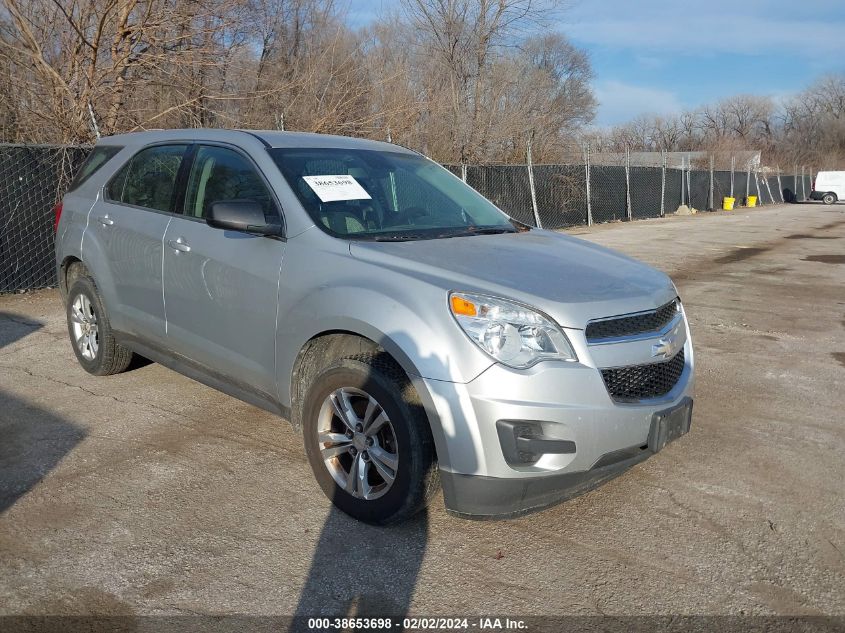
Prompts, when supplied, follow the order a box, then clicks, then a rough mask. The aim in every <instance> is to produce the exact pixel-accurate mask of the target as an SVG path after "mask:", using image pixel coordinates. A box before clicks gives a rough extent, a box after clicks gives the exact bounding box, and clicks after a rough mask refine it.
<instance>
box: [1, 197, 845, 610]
mask: <svg viewBox="0 0 845 633" xmlns="http://www.w3.org/2000/svg"><path fill="white" fill-rule="evenodd" d="M575 232H576V233H578V234H580V235H581V236H582V237H585V238H586V239H589V240H593V241H596V242H599V243H602V244H605V245H608V246H611V247H614V248H618V249H620V250H622V251H625V252H627V253H629V254H632V255H634V256H637V257H640V258H642V259H644V260H646V261H649V262H651V263H653V264H655V265H657V266H658V267H660V268H662V269H663V270H665V271H666V272H668V273H670V274H671V275H673V277H674V278H675V279H676V281H677V284H678V286H679V288H680V292H681V296H682V298H683V299H684V301H685V303H686V306H687V311H688V313H689V315H690V319H691V323H692V329H693V338H694V340H695V343H696V353H697V361H698V393H697V400H696V406H695V416H694V424H693V430H692V432H691V433H690V434H689V435H688V436H686V437H685V438H683V439H682V440H680V441H679V442H677V443H675V444H673V445H671V446H670V447H668V448H667V449H666V450H665V451H664V452H662V453H660V454H659V455H657V456H655V457H654V458H652V459H651V460H649V461H647V462H645V463H644V464H642V465H639V466H637V467H635V468H634V469H633V470H631V471H630V472H629V473H627V474H626V475H624V476H623V477H621V478H619V479H617V480H615V481H613V482H611V483H609V484H607V485H605V486H604V487H602V488H600V489H599V490H597V491H594V492H591V493H589V494H587V495H585V496H583V497H580V498H578V499H576V500H573V501H571V502H568V503H566V504H563V505H559V506H557V507H555V508H552V509H550V510H547V511H545V512H543V513H540V514H536V515H533V516H529V517H526V518H522V519H519V520H515V521H510V522H498V523H487V522H482V523H478V522H468V521H462V520H459V519H455V518H451V517H449V516H448V515H447V514H446V513H445V512H444V510H443V507H442V500H437V501H436V502H435V503H434V504H433V506H432V507H431V508H430V510H429V511H428V513H427V514H426V515H425V516H422V517H420V518H419V519H418V520H417V521H415V522H413V523H410V524H407V525H404V526H401V527H399V528H391V529H387V530H384V529H377V528H372V527H367V526H363V525H360V524H357V523H355V522H354V521H352V520H349V519H347V518H346V517H345V516H342V515H340V514H338V513H336V512H334V511H332V510H331V509H330V507H329V504H328V502H327V501H326V500H325V499H324V497H323V495H322V493H321V492H320V490H319V488H318V487H317V484H316V483H315V482H314V480H313V479H312V476H311V473H310V470H309V468H308V464H307V462H306V460H305V457H304V454H303V449H302V443H301V440H300V439H299V438H298V437H296V436H295V435H294V433H293V432H292V431H291V430H290V428H289V427H288V426H287V424H286V423H284V422H282V421H280V420H278V419H276V418H274V417H273V416H272V415H270V414H268V413H265V412H262V411H259V410H257V409H255V408H253V407H251V406H248V405H246V404H242V403H240V402H238V401H236V400H234V399H232V398H229V397H227V396H224V395H222V394H219V393H217V392H215V391H212V390H211V389H208V388H206V387H203V386H201V385H199V384H198V383H195V382H192V381H191V380H188V379H187V378H183V377H181V376H179V375H177V374H175V373H172V372H170V371H168V370H167V369H164V368H163V367H161V366H158V365H148V366H145V367H141V368H138V369H136V370H134V371H131V372H129V373H126V374H123V375H120V376H115V377H111V378H95V377H91V376H89V375H87V374H86V373H84V372H83V371H82V369H81V368H80V367H79V366H78V365H77V363H76V362H75V359H74V357H73V354H72V352H71V348H70V345H69V343H68V341H67V338H66V332H65V325H64V318H63V313H62V310H61V308H60V306H59V300H58V295H57V293H56V292H54V291H44V292H36V293H29V294H26V295H16V296H5V297H0V614H21V613H26V614H91V613H97V614H104V613H109V614H129V613H139V614H141V613H143V614H151V613H158V614H161V613H188V614H192V613H230V612H239V613H248V614H293V613H299V614H307V615H311V614H316V613H319V612H331V613H337V612H338V611H349V612H356V611H357V612H359V613H360V612H364V613H372V612H375V613H390V612H394V613H396V612H402V611H404V610H406V609H410V610H411V612H412V613H415V614H427V615H428V614H437V613H440V614H466V615H470V614H482V615H488V614H491V613H494V614H502V613H515V614H522V615H529V614H575V613H577V614H640V613H661V614H669V613H689V614H724V613H731V614H741V613H746V614H755V613H786V614H845V528H843V526H845V466H843V455H845V422H843V412H845V390H843V377H845V263H843V256H845V207H843V206H837V207H832V208H831V207H822V206H819V205H810V204H806V205H791V206H779V207H772V208H764V209H758V210H750V211H744V210H740V211H738V212H735V213H733V214H708V215H705V216H697V217H688V218H671V219H666V220H654V221H644V222H637V223H633V224H626V225H615V226H605V227H598V228H596V229H594V230H589V231H588V230H578V231H575Z"/></svg>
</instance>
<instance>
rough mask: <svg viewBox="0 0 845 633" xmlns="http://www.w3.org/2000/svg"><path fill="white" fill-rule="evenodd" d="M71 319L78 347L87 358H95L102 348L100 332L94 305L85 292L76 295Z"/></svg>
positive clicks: (74, 338) (75, 342) (72, 305)
mask: <svg viewBox="0 0 845 633" xmlns="http://www.w3.org/2000/svg"><path fill="white" fill-rule="evenodd" d="M70 320H71V326H72V329H73V341H74V344H75V345H76V349H78V350H79V353H80V354H81V355H82V358H84V359H85V360H94V359H95V358H96V357H97V350H98V349H99V348H100V332H99V327H98V326H97V315H96V313H95V312H94V306H92V305H91V301H90V300H89V299H88V297H86V296H85V295H84V294H79V295H76V297H75V298H74V300H73V303H72V304H71V310H70Z"/></svg>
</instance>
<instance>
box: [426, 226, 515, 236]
mask: <svg viewBox="0 0 845 633" xmlns="http://www.w3.org/2000/svg"><path fill="white" fill-rule="evenodd" d="M517 232H518V231H517V229H515V228H514V227H511V226H468V227H466V228H462V229H461V230H459V231H454V232H452V231H450V232H448V233H441V234H440V235H438V236H437V237H467V236H469V235H497V234H499V233H517Z"/></svg>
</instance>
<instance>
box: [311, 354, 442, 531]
mask: <svg viewBox="0 0 845 633" xmlns="http://www.w3.org/2000/svg"><path fill="white" fill-rule="evenodd" d="M303 404H304V406H303V420H302V421H303V432H304V436H305V447H306V452H307V454H308V460H309V462H310V463H311V468H312V469H313V471H314V475H315V477H316V478H317V481H318V483H319V484H320V487H321V488H322V489H323V492H325V493H326V495H327V496H328V497H329V499H331V500H332V502H333V503H334V504H335V505H336V506H337V507H338V508H339V509H340V510H342V511H344V512H346V513H347V514H349V515H351V516H353V517H355V518H356V519H359V520H361V521H364V522H367V523H374V524H379V525H385V524H389V523H396V522H398V521H401V520H403V519H406V518H408V517H410V516H412V515H413V514H415V513H416V512H418V511H419V510H421V509H422V508H423V507H425V505H426V504H427V503H428V501H429V500H430V499H431V497H432V496H433V495H434V493H435V492H436V491H437V489H438V487H439V476H438V471H437V465H436V461H435V456H434V442H433V440H432V437H431V430H430V429H429V427H428V419H427V416H426V415H425V412H424V410H423V408H422V405H421V404H420V401H419V398H418V396H417V394H416V391H415V390H414V388H413V386H412V385H411V383H410V381H409V380H408V378H407V377H406V376H405V374H404V372H403V371H402V370H401V368H399V367H398V365H396V363H395V362H394V361H393V360H392V359H390V358H389V357H388V356H387V355H386V354H384V353H381V354H379V353H373V354H364V355H359V356H355V357H352V358H343V359H339V360H337V361H335V362H333V363H331V364H330V365H329V366H328V367H326V368H325V369H323V370H322V371H320V372H319V374H318V375H317V376H316V377H315V379H314V380H313V382H312V384H311V386H310V388H309V389H308V392H307V394H306V396H305V401H304V403H303Z"/></svg>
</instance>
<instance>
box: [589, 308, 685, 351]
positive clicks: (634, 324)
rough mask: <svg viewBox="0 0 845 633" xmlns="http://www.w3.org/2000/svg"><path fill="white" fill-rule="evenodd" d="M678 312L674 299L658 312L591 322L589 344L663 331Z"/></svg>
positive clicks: (658, 309) (652, 311)
mask: <svg viewBox="0 0 845 633" xmlns="http://www.w3.org/2000/svg"><path fill="white" fill-rule="evenodd" d="M677 312H678V300H677V299H672V301H670V302H669V303H667V304H666V305H662V306H660V307H659V308H657V309H656V310H650V311H648V312H639V313H637V314H629V315H627V316H620V317H612V318H609V319H601V320H599V321H590V322H589V323H588V324H587V330H586V332H585V335H586V337H587V342H588V343H589V342H591V341H597V340H600V339H608V338H621V337H623V336H634V335H637V334H645V333H646V332H657V331H659V330H661V329H663V328H664V327H665V326H666V324H667V323H669V321H671V320H672V319H673V318H674V317H675V314H677Z"/></svg>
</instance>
